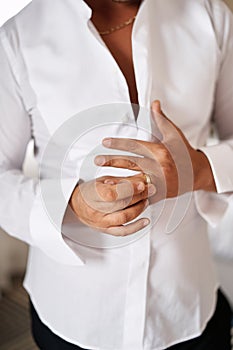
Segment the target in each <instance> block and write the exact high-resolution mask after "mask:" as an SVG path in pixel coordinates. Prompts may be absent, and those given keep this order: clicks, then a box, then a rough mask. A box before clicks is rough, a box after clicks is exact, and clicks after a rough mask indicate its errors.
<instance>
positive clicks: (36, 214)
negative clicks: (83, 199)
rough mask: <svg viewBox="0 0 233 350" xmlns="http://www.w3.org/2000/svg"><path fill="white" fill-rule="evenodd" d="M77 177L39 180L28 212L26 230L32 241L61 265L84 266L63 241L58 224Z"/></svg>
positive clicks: (60, 225) (80, 259)
mask: <svg viewBox="0 0 233 350" xmlns="http://www.w3.org/2000/svg"><path fill="white" fill-rule="evenodd" d="M76 184H77V179H73V178H72V179H62V180H61V179H59V180H56V179H45V180H41V182H40V186H39V190H38V192H37V195H36V198H35V201H34V204H33V207H32V211H31V215H30V231H31V235H32V238H33V242H34V244H33V245H35V246H36V247H38V248H40V249H41V250H42V251H43V252H44V253H45V254H46V255H47V256H48V257H49V258H51V259H53V260H55V261H56V262H59V263H61V264H65V265H73V266H80V265H84V261H83V259H82V258H81V257H80V256H79V255H77V253H76V252H74V251H73V250H72V249H71V248H70V247H69V246H68V245H67V244H66V242H65V241H64V239H63V237H62V232H61V227H62V221H63V217H64V213H65V211H66V208H67V204H68V202H69V199H70V196H71V194H72V192H73V190H74V187H75V185H76Z"/></svg>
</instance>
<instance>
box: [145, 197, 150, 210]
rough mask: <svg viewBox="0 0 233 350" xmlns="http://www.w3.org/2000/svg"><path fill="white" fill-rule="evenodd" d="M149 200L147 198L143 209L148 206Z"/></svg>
mask: <svg viewBox="0 0 233 350" xmlns="http://www.w3.org/2000/svg"><path fill="white" fill-rule="evenodd" d="M149 204H150V202H149V201H148V199H147V200H146V203H145V209H146V208H147V207H148V206H149Z"/></svg>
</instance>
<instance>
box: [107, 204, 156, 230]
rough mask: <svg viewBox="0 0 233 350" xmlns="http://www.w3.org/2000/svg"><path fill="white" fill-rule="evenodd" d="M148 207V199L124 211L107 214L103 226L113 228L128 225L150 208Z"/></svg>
mask: <svg viewBox="0 0 233 350" xmlns="http://www.w3.org/2000/svg"><path fill="white" fill-rule="evenodd" d="M148 205H149V201H148V200H147V199H146V200H142V201H140V202H139V203H136V204H134V205H132V206H130V207H127V208H125V209H123V210H119V211H117V212H114V213H111V214H107V215H105V217H104V218H103V226H105V227H111V226H119V225H124V224H127V223H128V222H130V221H132V220H134V219H136V217H137V216H139V215H140V214H141V213H142V212H143V211H144V210H145V209H146V208H147V207H148Z"/></svg>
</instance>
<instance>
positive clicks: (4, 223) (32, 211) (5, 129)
mask: <svg viewBox="0 0 233 350" xmlns="http://www.w3.org/2000/svg"><path fill="white" fill-rule="evenodd" d="M8 44H9V43H8V42H7V37H6V35H5V34H4V31H3V29H2V28H1V29H0V71H1V74H0V198H1V200H0V226H1V228H2V229H3V230H5V231H6V232H8V233H9V234H10V235H12V236H14V237H16V238H18V239H20V240H23V241H25V242H26V243H28V244H30V245H33V246H36V247H38V248H40V249H41V250H42V251H44V252H45V254H47V255H48V256H49V257H50V258H52V259H54V260H56V261H57V262H59V263H62V264H68V265H82V264H83V261H82V259H81V258H80V257H79V256H78V255H77V254H76V253H75V252H74V251H73V250H71V249H70V248H69V247H68V245H67V244H66V243H65V241H64V240H63V238H62V234H61V230H60V229H59V227H56V226H55V225H54V224H53V223H52V222H51V220H50V219H49V216H48V215H47V213H46V209H45V206H44V204H43V201H42V196H41V183H40V182H39V181H38V180H36V179H33V178H29V177H26V176H25V175H24V173H23V170H22V167H23V162H24V157H25V152H26V148H27V145H28V142H29V141H30V140H31V138H32V134H31V118H30V113H29V111H28V110H27V108H26V106H25V103H24V96H23V92H22V88H21V84H20V83H21V81H20V74H22V75H23V74H25V72H17V75H18V76H17V77H16V74H15V70H16V69H17V68H16V66H17V65H16V62H13V61H12V57H10V52H8ZM9 45H10V44H9ZM52 182H53V181H52V180H42V183H43V186H47V187H48V188H49V189H50V190H51V198H50V200H51V201H52V200H54V197H53V193H52V189H53V183H52ZM73 186H74V179H64V182H63V193H64V197H65V200H66V202H65V201H64V204H63V205H61V206H60V207H59V210H58V215H60V217H59V219H58V220H57V221H58V223H59V222H60V223H61V222H62V218H63V216H64V212H65V209H66V205H67V202H68V200H69V197H70V194H71V192H72V189H73Z"/></svg>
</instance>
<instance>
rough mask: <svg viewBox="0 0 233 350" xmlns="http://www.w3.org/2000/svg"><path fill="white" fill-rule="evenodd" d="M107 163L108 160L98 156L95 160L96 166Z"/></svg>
mask: <svg viewBox="0 0 233 350" xmlns="http://www.w3.org/2000/svg"><path fill="white" fill-rule="evenodd" d="M105 163H106V160H105V158H104V157H103V156H98V157H96V158H95V164H96V165H104V164H105Z"/></svg>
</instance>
